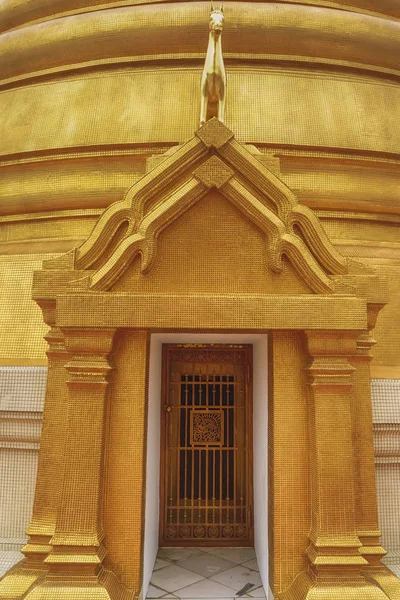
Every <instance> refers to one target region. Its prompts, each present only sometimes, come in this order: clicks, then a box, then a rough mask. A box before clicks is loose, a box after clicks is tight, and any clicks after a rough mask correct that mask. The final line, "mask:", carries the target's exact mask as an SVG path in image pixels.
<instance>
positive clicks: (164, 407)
mask: <svg viewBox="0 0 400 600" xmlns="http://www.w3.org/2000/svg"><path fill="white" fill-rule="evenodd" d="M162 408H163V410H165V412H171V410H172V406H169V404H164V405H163V407H162Z"/></svg>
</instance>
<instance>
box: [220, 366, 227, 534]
mask: <svg viewBox="0 0 400 600" xmlns="http://www.w3.org/2000/svg"><path fill="white" fill-rule="evenodd" d="M223 377H224V376H223V375H221V377H220V388H221V391H220V411H221V413H222V414H223V411H224V408H223V407H224V384H223V382H222V379H223ZM224 427H225V425H224ZM224 441H225V443H226V440H224ZM224 445H225V444H224ZM224 452H226V450H224V447H223V445H222V444H221V446H220V447H219V522H220V523H221V524H222V523H223V513H222V511H223V504H224V503H223V500H222V498H223V490H222V480H223V460H222V456H223V453H224Z"/></svg>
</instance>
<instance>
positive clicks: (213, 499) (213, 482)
mask: <svg viewBox="0 0 400 600" xmlns="http://www.w3.org/2000/svg"><path fill="white" fill-rule="evenodd" d="M212 453H213V476H212V488H213V489H212V503H213V511H212V522H213V524H214V523H215V448H213V450H212Z"/></svg>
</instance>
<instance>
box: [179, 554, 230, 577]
mask: <svg viewBox="0 0 400 600" xmlns="http://www.w3.org/2000/svg"><path fill="white" fill-rule="evenodd" d="M177 564H178V565H179V566H180V567H183V568H184V569H188V570H189V571H193V572H194V573H198V574H199V575H202V576H203V577H212V576H213V575H217V574H218V573H222V572H223V571H227V570H228V569H232V568H233V567H235V566H236V565H235V563H233V562H231V561H230V560H225V558H221V557H219V556H215V555H213V554H210V553H209V552H203V553H202V555H201V556H197V555H195V556H191V557H190V558H187V559H186V560H182V561H180V562H179V563H177Z"/></svg>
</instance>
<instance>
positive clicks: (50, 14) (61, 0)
mask: <svg viewBox="0 0 400 600" xmlns="http://www.w3.org/2000/svg"><path fill="white" fill-rule="evenodd" d="M256 1H260V2H261V1H262V0H256ZM163 3H167V0H135V1H134V2H128V1H127V0H105V1H103V2H101V1H99V2H93V3H90V4H88V2H87V0H55V1H53V2H51V4H50V3H48V2H46V0H36V2H35V5H34V7H32V6H31V5H30V3H28V4H27V3H26V2H21V1H18V0H5V1H4V2H2V5H1V8H0V22H1V26H0V31H9V30H11V29H15V28H17V27H22V26H24V25H25V26H26V25H29V24H33V23H37V22H43V21H48V20H50V19H54V18H59V17H61V16H70V15H74V14H80V13H86V12H92V11H98V10H104V9H110V8H117V7H122V6H132V5H133V6H135V5H141V4H163ZM280 3H288V4H292V3H293V0H280ZM296 4H302V5H305V6H312V7H323V8H334V9H341V10H345V11H349V12H357V13H363V14H372V15H378V16H383V17H386V18H387V17H389V18H390V17H394V18H400V8H399V5H398V2H397V0H379V4H378V3H377V2H375V1H374V0H352V1H349V0H336V1H335V0H296Z"/></svg>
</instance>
